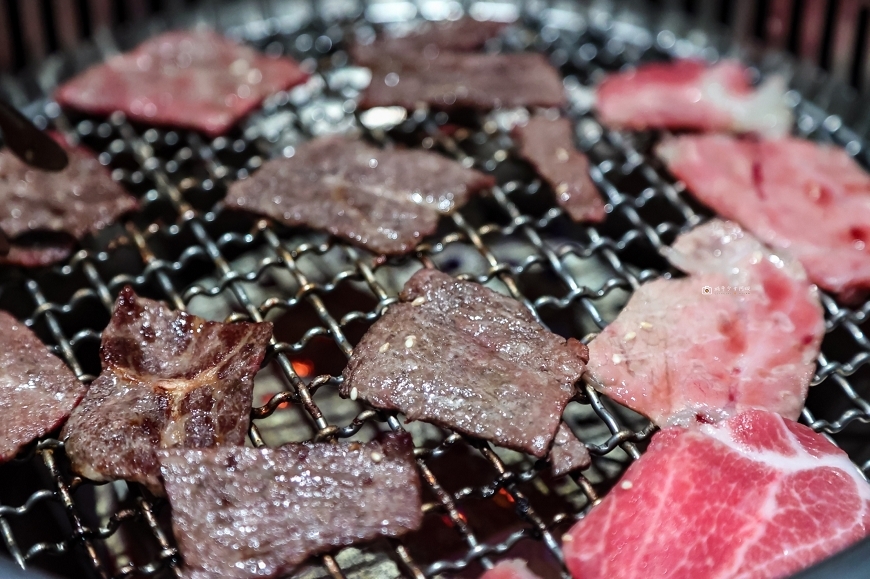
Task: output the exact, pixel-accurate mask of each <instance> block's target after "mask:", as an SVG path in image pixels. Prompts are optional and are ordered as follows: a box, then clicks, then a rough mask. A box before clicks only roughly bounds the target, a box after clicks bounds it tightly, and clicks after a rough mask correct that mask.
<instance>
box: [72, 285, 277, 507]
mask: <svg viewBox="0 0 870 579" xmlns="http://www.w3.org/2000/svg"><path fill="white" fill-rule="evenodd" d="M271 336H272V324H270V323H268V322H264V323H257V324H255V323H246V322H239V323H235V324H223V323H220V322H209V321H206V320H203V319H202V318H198V317H196V316H193V315H191V314H188V313H185V312H177V311H172V310H170V309H169V308H167V307H166V306H165V305H163V304H161V303H160V302H156V301H153V300H149V299H145V298H141V297H138V296H137V295H136V294H135V293H133V290H132V289H131V288H130V287H129V286H128V287H125V288H124V289H123V290H122V291H121V295H120V296H119V297H118V301H117V303H116V304H115V311H114V313H113V315H112V320H111V322H109V326H108V328H106V330H105V331H104V332H103V342H102V346H101V348H100V355H101V357H102V361H103V372H102V373H101V374H100V376H99V377H98V378H97V379H96V380H95V381H94V382H93V383H92V384H91V387H90V389H89V390H88V394H87V396H85V399H84V400H83V401H82V403H81V404H80V405H79V407H78V408H76V410H75V411H74V412H73V414H72V416H70V419H69V421H68V422H67V424H66V426H65V427H64V429H63V432H62V433H61V436H62V438H63V439H64V440H65V448H66V451H67V454H68V455H69V458H70V462H71V464H72V468H73V470H75V471H76V472H77V473H79V474H81V475H82V476H85V477H87V478H89V479H91V480H95V481H109V480H117V479H123V480H127V481H135V482H140V483H142V484H144V485H146V486H147V487H148V488H149V489H150V490H151V491H152V492H153V493H155V494H162V492H163V488H162V485H161V484H160V480H159V475H160V471H159V465H158V463H157V455H156V453H157V450H159V449H165V448H175V447H180V448H191V447H193V448H201V447H209V446H215V445H241V444H244V442H245V435H246V433H247V431H248V424H249V421H250V409H251V395H252V391H253V387H254V381H253V378H254V374H256V373H257V370H259V368H260V362H262V360H263V356H264V355H265V353H266V346H267V345H268V343H269V339H270V338H271Z"/></svg>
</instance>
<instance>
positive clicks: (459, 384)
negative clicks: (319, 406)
mask: <svg viewBox="0 0 870 579" xmlns="http://www.w3.org/2000/svg"><path fill="white" fill-rule="evenodd" d="M401 300H402V301H401V302H399V303H396V304H393V305H391V306H390V307H389V309H388V310H387V312H386V313H385V314H384V316H383V317H382V318H381V319H380V320H378V321H377V322H375V324H374V325H373V326H372V327H371V328H370V329H369V331H368V332H366V334H365V336H363V338H362V340H361V341H360V343H359V344H358V345H357V347H356V348H354V351H353V355H352V356H351V359H350V361H349V362H348V365H347V367H346V368H345V370H344V374H343V375H344V382H343V383H342V385H341V394H342V396H350V397H351V398H357V397H359V398H361V399H363V400H365V401H367V402H368V403H369V404H371V405H373V406H375V407H377V408H384V409H389V410H397V411H399V412H402V413H404V414H405V416H406V417H407V418H408V419H409V420H424V421H426V422H432V423H434V424H438V425H440V426H444V427H447V428H452V429H455V430H458V431H460V432H463V433H465V434H469V435H472V436H477V437H480V438H484V439H487V440H490V441H492V442H494V443H495V444H497V445H499V446H504V447H507V448H512V449H514V450H519V451H522V452H526V453H529V454H532V455H534V456H537V457H544V456H546V454H547V452H548V450H549V447H550V444H551V441H552V440H553V436H554V435H555V434H556V429H557V428H558V427H559V421H560V418H561V416H562V411H563V410H564V408H565V405H566V404H567V402H568V400H569V399H570V398H571V397H572V396H573V395H574V383H575V382H576V381H577V380H578V379H579V378H580V376H581V374H582V373H583V370H584V367H585V362H586V360H587V350H586V346H584V345H583V344H581V343H580V342H578V341H577V340H575V339H573V338H569V339H568V340H565V338H562V337H560V336H557V335H555V334H553V333H551V332H549V331H547V330H546V329H545V328H543V327H542V326H541V325H540V324H539V323H538V322H537V321H536V320H535V319H534V317H533V316H532V314H531V313H530V312H529V311H528V310H527V309H526V308H525V307H524V306H523V305H522V304H521V303H520V302H518V301H516V300H514V299H512V298H509V297H506V296H503V295H501V294H498V293H496V292H494V291H492V290H490V289H488V288H485V287H483V286H482V285H480V284H477V283H474V282H468V281H459V280H456V279H454V278H452V277H450V276H449V275H447V274H444V273H441V272H439V271H436V270H430V269H424V270H420V271H418V272H417V273H415V274H414V275H413V276H412V277H411V279H410V280H408V283H406V284H405V287H404V290H403V291H402V294H401Z"/></svg>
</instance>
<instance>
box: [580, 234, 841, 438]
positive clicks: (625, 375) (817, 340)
mask: <svg viewBox="0 0 870 579" xmlns="http://www.w3.org/2000/svg"><path fill="white" fill-rule="evenodd" d="M666 255H667V257H668V258H669V259H670V261H671V262H672V263H673V264H674V265H675V266H676V267H678V268H680V269H681V270H683V271H685V272H687V273H689V274H690V275H689V276H688V277H686V278H681V279H676V280H667V279H659V280H655V281H652V282H649V283H647V284H644V285H642V286H641V287H640V288H639V289H638V290H637V291H636V292H635V293H634V295H633V296H632V297H631V299H630V300H629V302H628V304H627V305H626V307H625V309H624V310H623V311H622V312H621V313H620V314H619V316H618V317H617V318H616V320H614V321H613V322H612V323H611V324H610V325H609V326H607V328H606V329H605V330H604V331H603V332H602V333H601V334H600V335H598V336H597V337H596V338H595V339H594V340H593V341H592V343H591V344H590V345H589V358H590V359H589V365H588V369H589V372H590V374H591V375H592V377H593V378H594V380H595V382H597V385H596V388H598V389H599V390H601V391H602V392H603V393H605V394H607V395H608V396H610V397H611V398H613V399H614V400H617V401H618V402H620V403H622V404H624V405H625V406H628V407H629V408H632V409H633V410H635V411H637V412H640V413H641V414H644V415H645V416H647V417H649V418H650V419H651V420H652V421H653V422H655V423H656V424H659V425H660V426H664V425H669V424H683V425H686V424H691V423H692V422H694V421H695V420H700V421H702V422H703V421H716V420H721V419H722V418H726V417H728V416H731V415H733V414H736V413H739V412H742V411H743V410H745V409H748V408H762V409H766V410H770V411H772V412H778V413H779V414H782V415H783V416H785V417H787V418H792V419H797V417H798V416H799V415H800V412H801V409H802V408H803V405H804V400H805V399H806V395H807V390H808V388H809V383H810V380H811V378H812V376H813V371H814V369H815V358H816V356H817V355H818V353H819V347H820V344H821V341H822V337H823V335H824V332H825V325H824V316H823V312H822V307H821V304H820V302H819V298H818V292H817V290H816V288H815V286H813V285H812V284H810V283H809V282H808V281H807V279H806V275H805V273H804V271H803V269H802V268H801V266H800V264H799V263H797V262H796V261H794V260H792V259H791V258H789V257H788V256H787V255H784V254H783V255H775V254H773V253H771V252H770V250H769V249H767V248H765V247H764V246H763V245H762V244H761V243H760V242H759V241H758V240H757V239H755V238H754V237H752V236H751V235H749V234H747V233H744V232H743V230H741V229H740V227H739V226H738V225H736V224H734V223H731V222H725V221H721V220H713V221H711V222H708V223H706V224H704V225H701V226H699V227H696V228H695V229H694V230H692V231H690V232H689V233H686V234H683V235H681V236H680V237H678V238H677V240H676V241H675V242H674V244H673V246H672V247H671V248H669V249H668V250H667V251H666Z"/></svg>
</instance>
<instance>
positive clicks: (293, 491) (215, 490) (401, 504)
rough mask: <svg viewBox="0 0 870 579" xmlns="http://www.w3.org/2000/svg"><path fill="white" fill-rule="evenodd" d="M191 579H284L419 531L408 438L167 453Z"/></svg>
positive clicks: (163, 457) (163, 455)
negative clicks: (342, 552)
mask: <svg viewBox="0 0 870 579" xmlns="http://www.w3.org/2000/svg"><path fill="white" fill-rule="evenodd" d="M159 454H160V467H161V470H162V472H163V478H164V480H165V481H166V494H167V496H168V497H169V502H170V504H171V505H172V527H173V529H174V531H175V537H176V539H177V540H178V545H179V548H180V550H181V554H182V556H183V557H184V566H185V577H187V578H188V579H230V578H232V579H246V578H255V577H256V578H261V579H262V578H267V577H276V576H279V575H280V576H282V577H283V576H285V574H286V573H289V572H290V571H291V570H292V569H293V568H294V567H296V566H297V565H298V564H299V563H301V562H303V561H304V560H305V559H306V558H308V557H310V556H311V555H315V554H318V553H324V552H327V551H332V550H335V549H338V548H339V547H343V546H345V545H350V544H353V543H358V542H362V541H369V540H371V539H374V538H376V537H378V536H381V535H384V536H389V537H396V536H399V535H402V534H404V533H406V532H408V531H411V530H415V529H417V528H418V527H419V526H420V523H421V521H422V518H423V515H422V510H421V504H420V480H419V477H418V475H417V465H416V463H415V462H414V448H413V444H412V442H411V437H410V435H408V434H388V435H385V436H384V437H383V439H382V440H381V441H376V442H369V443H366V444H360V443H358V442H351V443H346V442H344V443H338V444H333V443H329V442H321V443H302V444H288V445H285V446H282V447H279V448H256V449H254V448H247V447H243V446H236V447H217V448H209V449H181V448H174V449H170V450H162V451H160V453H159Z"/></svg>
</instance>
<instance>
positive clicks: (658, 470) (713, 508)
mask: <svg viewBox="0 0 870 579" xmlns="http://www.w3.org/2000/svg"><path fill="white" fill-rule="evenodd" d="M868 525H870V486H868V484H867V481H866V480H864V478H863V477H862V476H861V475H860V473H859V472H858V469H857V468H856V467H855V465H854V464H852V462H850V460H849V457H848V456H846V454H845V453H844V452H843V451H841V450H840V449H838V448H837V447H835V446H834V445H832V444H831V443H830V442H828V441H827V440H826V439H825V438H824V437H823V436H822V435H820V434H816V433H815V432H813V431H812V430H810V429H809V428H807V427H806V426H803V425H801V424H797V423H795V422H792V421H790V420H787V419H784V418H781V417H780V416H778V415H776V414H772V413H769V412H763V411H760V410H752V411H749V412H746V413H744V414H741V415H739V416H736V417H734V418H731V419H729V420H728V421H726V422H720V423H718V424H709V425H703V426H700V427H699V428H697V429H684V428H679V427H672V428H667V429H665V430H662V431H661V432H659V433H658V434H656V435H655V436H654V437H653V439H652V442H651V443H650V446H649V449H648V450H647V451H646V453H645V454H644V455H643V456H642V457H641V458H640V460H638V461H637V462H636V463H634V464H633V465H631V466H630V467H629V468H628V470H627V471H626V473H625V475H624V476H623V477H622V481H621V482H620V483H619V484H618V485H617V486H616V487H615V488H614V489H613V490H611V491H610V493H608V494H607V496H605V497H604V500H603V501H602V502H601V504H599V505H598V506H596V507H594V508H593V509H592V511H590V513H589V514H588V515H587V516H586V517H585V518H584V519H583V520H581V521H580V522H578V523H577V524H576V525H575V526H574V527H573V528H572V529H571V531H569V533H568V534H567V535H566V536H565V537H564V539H563V541H564V545H563V549H564V552H565V560H566V563H567V565H568V569H569V570H570V571H571V574H572V576H573V577H574V578H575V579H586V578H592V577H595V578H599V577H606V578H607V579H636V578H638V577H655V578H657V579H696V578H699V577H703V578H704V579H726V578H727V579H750V578H757V579H761V578H773V577H785V576H788V575H790V574H792V573H794V572H796V571H798V570H799V569H802V568H804V567H808V566H810V565H811V564H813V563H815V562H817V561H819V560H821V559H824V558H825V557H827V556H829V555H831V554H833V553H836V552H837V551H840V550H841V549H844V548H845V547H847V546H848V545H850V544H852V543H854V542H856V541H858V540H859V539H861V538H862V537H864V536H866V535H867V534H868Z"/></svg>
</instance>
